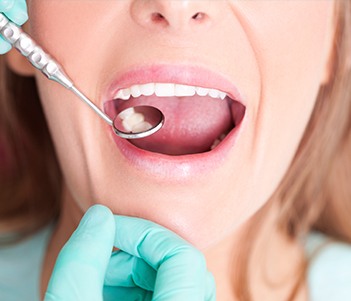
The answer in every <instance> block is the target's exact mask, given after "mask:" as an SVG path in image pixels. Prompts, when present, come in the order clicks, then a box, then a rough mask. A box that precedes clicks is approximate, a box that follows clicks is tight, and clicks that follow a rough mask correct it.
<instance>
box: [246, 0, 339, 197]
mask: <svg viewBox="0 0 351 301" xmlns="http://www.w3.org/2000/svg"><path fill="white" fill-rule="evenodd" d="M254 2H255V4H256V1H254ZM265 2H266V1H265ZM270 3H271V5H267V6H266V7H264V4H262V11H259V10H257V12H259V13H257V15H250V18H251V19H252V20H254V21H253V22H254V25H253V28H252V31H251V32H250V33H249V34H250V35H251V41H252V43H253V47H254V48H255V49H256V57H257V63H258V65H259V69H260V74H261V96H260V101H259V105H258V107H257V108H256V112H255V117H254V118H255V124H254V127H253V129H252V130H253V137H254V138H253V142H252V144H253V148H252V161H253V165H254V166H255V174H254V175H253V178H252V179H253V181H254V182H256V183H257V186H256V189H255V193H258V194H260V195H263V196H265V197H269V196H270V195H271V194H272V193H273V192H274V190H275V188H276V187H277V186H278V184H279V182H280V181H281V179H282V177H283V176H284V174H285V172H286V170H287V168H288V167H289V165H290V163H291V161H292V158H293V156H294V154H295V153H296V150H297V147H298V145H299V142H300V140H301V137H302V135H303V133H304V131H305V128H306V125H307V123H308V120H309V118H310V116H311V112H312V110H313V107H314V104H315V100H316V96H317V94H318V90H319V87H320V84H321V81H322V79H323V77H324V74H325V70H326V65H327V59H328V54H329V53H328V50H329V49H330V43H331V39H330V37H331V34H330V32H331V31H332V28H333V26H332V21H331V20H332V19H333V18H332V14H333V5H334V4H333V2H332V1H290V2H289V1H270ZM265 4H267V3H265ZM250 5H253V3H250V4H248V6H247V7H244V8H243V9H249V8H250Z"/></svg>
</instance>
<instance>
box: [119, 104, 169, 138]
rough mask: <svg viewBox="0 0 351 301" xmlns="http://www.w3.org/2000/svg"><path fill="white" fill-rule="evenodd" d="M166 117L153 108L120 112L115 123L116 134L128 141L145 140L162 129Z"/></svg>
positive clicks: (131, 108)
mask: <svg viewBox="0 0 351 301" xmlns="http://www.w3.org/2000/svg"><path fill="white" fill-rule="evenodd" d="M163 124H164V115H163V114H162V112H161V111H160V110H159V109H157V108H155V107H151V106H135V107H128V108H125V109H122V110H120V111H119V113H118V114H117V115H116V117H115V118H114V121H113V129H114V131H115V133H116V134H117V135H118V136H120V137H122V138H126V139H138V138H145V137H148V136H150V135H152V134H154V133H156V132H157V131H158V130H160V129H161V128H162V126H163Z"/></svg>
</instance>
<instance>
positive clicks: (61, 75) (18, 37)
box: [0, 13, 164, 139]
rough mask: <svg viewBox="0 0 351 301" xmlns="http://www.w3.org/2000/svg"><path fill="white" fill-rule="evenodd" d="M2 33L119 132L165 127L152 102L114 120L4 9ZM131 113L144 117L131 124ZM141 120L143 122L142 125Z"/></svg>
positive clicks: (128, 134)
mask: <svg viewBox="0 0 351 301" xmlns="http://www.w3.org/2000/svg"><path fill="white" fill-rule="evenodd" d="M0 34H1V35H2V36H3V38H4V39H5V40H6V41H7V42H9V43H10V44H11V45H12V46H13V47H14V48H16V49H17V50H18V51H19V52H20V53H21V54H22V55H23V56H25V57H26V58H27V59H28V61H29V62H30V63H31V64H32V65H33V66H34V67H35V68H36V69H38V70H40V71H41V72H42V73H43V74H44V75H45V76H46V77H47V78H48V79H50V80H53V81H55V82H57V83H59V84H61V85H62V86H64V87H65V88H66V89H68V90H70V91H72V92H73V93H74V94H75V95H76V96H78V97H79V98H80V99H81V100H82V101H84V102H85V103H86V104H87V105H88V106H89V107H90V108H91V109H92V110H93V111H94V112H95V113H96V114H98V115H99V116H100V117H101V118H102V119H103V120H104V121H105V122H107V123H108V124H109V125H110V126H112V128H113V130H114V132H115V133H116V135H117V136H119V137H122V138H125V139H138V138H144V137H147V136H150V135H152V134H154V133H156V132H157V131H158V130H160V129H161V128H162V126H163V124H164V115H163V114H162V112H161V111H160V110H158V109H157V108H155V107H151V106H136V107H130V108H127V109H125V110H123V111H122V112H119V114H118V115H117V116H116V117H115V118H114V120H111V118H110V117H109V116H107V115H106V114H105V113H104V112H102V111H101V110H100V109H99V108H98V107H97V106H96V105H95V104H94V103H93V102H92V101H90V100H89V99H88V98H87V97H86V96H85V95H84V94H83V93H82V92H81V91H79V90H78V89H77V87H75V86H74V84H73V82H72V80H71V79H70V78H69V77H68V76H67V75H66V74H65V72H64V70H63V68H62V66H60V65H59V64H58V62H56V61H55V60H54V59H53V58H52V57H51V56H50V55H49V54H48V53H46V52H45V51H44V50H43V49H42V48H41V47H40V46H38V45H37V44H36V42H35V41H34V40H33V39H32V38H31V37H30V36H29V35H27V34H26V33H24V32H23V31H22V29H21V28H20V27H18V26H17V25H16V24H14V23H13V22H11V21H10V20H9V19H8V18H7V17H6V16H5V15H3V14H2V13H0ZM131 114H138V117H141V118H142V121H141V122H139V124H136V125H134V126H133V127H129V126H128V122H126V120H123V116H124V118H125V117H126V116H127V117H128V116H131ZM139 119H140V118H139ZM140 123H142V124H141V125H140ZM126 125H127V126H126Z"/></svg>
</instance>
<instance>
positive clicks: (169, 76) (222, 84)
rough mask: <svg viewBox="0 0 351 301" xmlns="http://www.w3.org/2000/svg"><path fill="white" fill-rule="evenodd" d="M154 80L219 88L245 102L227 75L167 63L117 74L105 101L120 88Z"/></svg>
mask: <svg viewBox="0 0 351 301" xmlns="http://www.w3.org/2000/svg"><path fill="white" fill-rule="evenodd" d="M152 82H153V83H175V84H184V85H191V86H199V87H204V88H212V89H217V90H220V91H223V92H225V93H226V94H227V95H228V96H229V97H230V98H231V99H233V100H235V101H238V102H240V103H243V100H242V97H241V95H240V93H239V90H238V89H237V87H236V86H235V85H234V84H233V83H232V82H231V81H230V80H228V79H227V78H226V77H225V76H223V75H220V74H218V73H217V72H214V71H211V70H209V69H206V68H203V67H198V66H182V65H166V64H162V65H149V66H141V67H137V68H132V69H130V70H127V71H126V72H123V73H119V74H117V76H116V77H115V79H113V80H112V82H111V83H110V84H109V85H108V87H107V90H106V93H105V95H104V97H103V101H104V102H105V101H109V100H112V99H113V98H114V96H115V95H116V94H117V92H118V91H119V90H120V89H125V88H128V87H130V86H132V85H136V84H146V83H152Z"/></svg>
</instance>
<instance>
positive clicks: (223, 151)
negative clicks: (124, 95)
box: [103, 65, 246, 182]
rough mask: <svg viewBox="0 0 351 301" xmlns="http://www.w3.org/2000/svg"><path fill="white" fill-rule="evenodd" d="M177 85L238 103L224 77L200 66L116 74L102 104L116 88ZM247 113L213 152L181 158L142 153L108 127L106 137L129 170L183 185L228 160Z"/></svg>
mask: <svg viewBox="0 0 351 301" xmlns="http://www.w3.org/2000/svg"><path fill="white" fill-rule="evenodd" d="M150 82H157V83H163V82H164V83H166V82H167V83H168V82H171V83H179V84H185V85H192V86H200V87H205V88H214V89H218V90H221V91H224V92H226V93H227V95H228V96H229V97H231V98H232V99H234V100H236V101H238V102H241V103H242V99H241V96H240V94H239V91H238V89H237V88H236V87H235V86H234V85H233V84H232V83H231V82H230V81H229V80H227V79H225V77H223V76H221V75H218V74H216V73H214V72H211V71H208V70H206V69H203V68H199V67H189V66H179V65H177V66H169V65H152V66H147V67H143V68H136V69H132V70H130V71H128V72H125V73H123V74H120V75H117V77H116V79H115V80H114V81H113V82H112V83H111V85H110V86H109V87H108V89H107V92H106V94H105V97H103V98H104V99H103V101H108V100H111V99H113V97H114V95H116V93H117V92H118V90H119V89H123V88H127V87H130V86H132V85H134V84H143V83H150ZM245 121H246V114H245V116H244V118H243V120H242V121H241V123H240V124H239V125H237V126H236V127H235V128H234V129H233V130H232V131H231V132H230V133H229V134H228V135H227V137H226V138H225V139H224V140H223V141H222V142H221V143H220V144H219V145H218V146H217V147H216V148H215V149H214V150H212V151H210V152H206V153H201V154H193V155H182V156H169V155H164V154H158V153H153V152H149V151H145V150H142V149H140V148H138V147H136V146H134V145H133V144H131V143H129V142H128V141H127V140H125V139H122V138H119V137H118V136H116V135H115V134H114V133H113V130H112V128H111V127H107V130H108V132H109V135H110V136H111V138H112V139H113V141H114V143H115V144H116V146H117V148H118V150H119V152H120V153H121V154H122V155H123V156H124V157H125V159H126V160H127V162H128V163H129V164H128V165H130V166H131V167H134V168H136V169H137V170H139V171H141V172H142V173H143V174H145V175H147V176H149V177H153V178H154V179H155V180H161V181H166V182H182V181H188V180H191V179H194V178H195V177H196V176H200V175H204V174H205V173H207V172H211V171H213V170H215V169H217V168H219V167H220V166H221V165H222V164H223V162H224V161H225V160H226V159H227V158H228V155H229V153H230V151H231V150H232V148H233V147H234V145H235V144H236V142H237V140H238V138H239V136H240V135H239V134H240V133H241V132H242V129H243V128H244V126H243V125H244V124H245Z"/></svg>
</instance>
